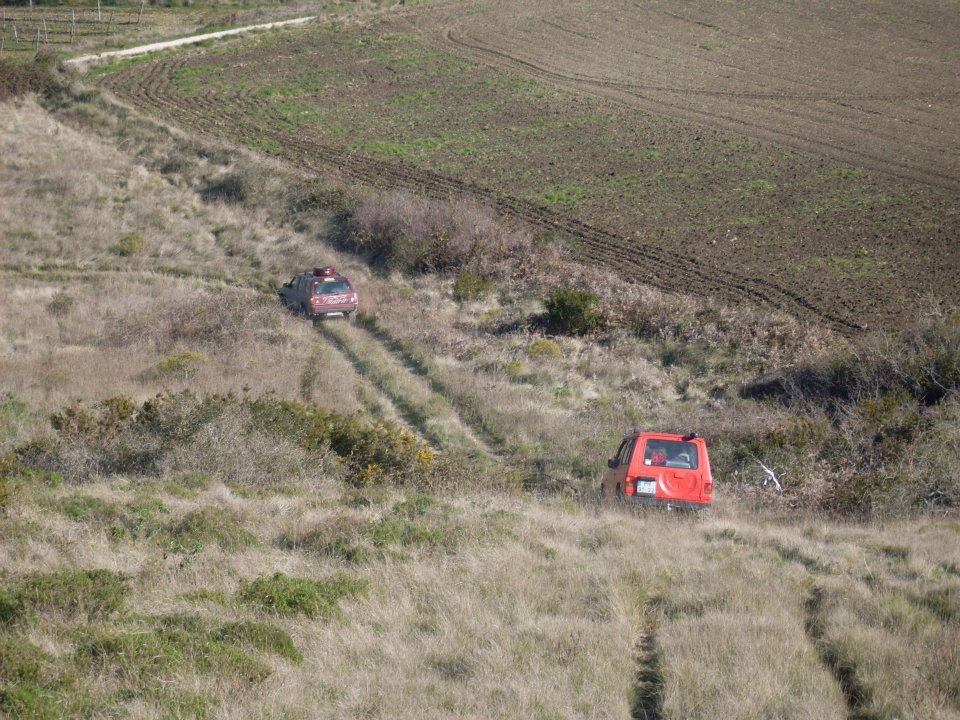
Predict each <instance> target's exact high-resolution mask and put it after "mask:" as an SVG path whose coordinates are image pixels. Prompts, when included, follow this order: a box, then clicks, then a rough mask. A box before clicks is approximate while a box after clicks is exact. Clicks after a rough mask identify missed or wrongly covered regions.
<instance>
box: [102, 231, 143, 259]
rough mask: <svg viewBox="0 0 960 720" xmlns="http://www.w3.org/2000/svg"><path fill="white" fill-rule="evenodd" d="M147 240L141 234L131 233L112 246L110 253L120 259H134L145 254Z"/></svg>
mask: <svg viewBox="0 0 960 720" xmlns="http://www.w3.org/2000/svg"><path fill="white" fill-rule="evenodd" d="M146 244H147V243H146V240H144V239H143V236H142V235H141V234H140V233H135V232H133V233H129V234H128V235H124V236H123V237H122V238H120V239H119V240H118V241H117V242H116V243H114V244H113V245H111V246H110V252H112V253H113V254H114V255H119V256H120V257H126V258H128V257H133V256H134V255H139V254H140V253H142V252H143V249H144V248H145V247H146Z"/></svg>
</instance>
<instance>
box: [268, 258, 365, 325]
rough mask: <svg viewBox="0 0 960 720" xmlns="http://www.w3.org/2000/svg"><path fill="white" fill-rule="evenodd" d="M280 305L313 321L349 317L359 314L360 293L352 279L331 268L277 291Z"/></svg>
mask: <svg viewBox="0 0 960 720" xmlns="http://www.w3.org/2000/svg"><path fill="white" fill-rule="evenodd" d="M277 295H278V296H279V297H280V302H281V303H282V304H283V305H284V307H288V308H290V309H291V310H293V311H294V312H296V313H298V314H300V315H306V316H307V317H309V318H314V319H316V318H321V317H331V316H336V315H342V316H344V317H347V318H349V317H350V316H351V315H352V314H353V313H355V312H356V311H357V291H356V290H354V289H353V285H351V284H350V280H349V278H347V277H345V276H343V275H341V274H340V273H338V272H337V271H336V270H334V268H333V267H331V266H330V265H325V266H323V267H316V268H314V269H313V270H311V271H309V272H302V273H300V274H299V275H295V276H294V277H293V278H291V280H290V282H287V283H284V284H283V286H282V287H281V288H280V289H279V290H278V291H277Z"/></svg>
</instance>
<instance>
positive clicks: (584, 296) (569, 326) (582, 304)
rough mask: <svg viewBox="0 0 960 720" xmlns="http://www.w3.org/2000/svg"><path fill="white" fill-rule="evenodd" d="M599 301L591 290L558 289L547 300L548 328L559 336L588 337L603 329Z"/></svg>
mask: <svg viewBox="0 0 960 720" xmlns="http://www.w3.org/2000/svg"><path fill="white" fill-rule="evenodd" d="M597 299H598V298H597V296H596V295H595V294H594V293H592V292H590V291H589V290H577V289H575V288H556V289H555V290H553V291H551V292H550V296H549V297H548V298H547V327H548V328H549V330H550V331H551V332H554V333H557V334H559V335H587V334H589V333H591V332H594V331H595V330H598V329H600V328H602V327H603V325H604V321H603V317H602V316H601V315H600V312H599V311H598V310H597Z"/></svg>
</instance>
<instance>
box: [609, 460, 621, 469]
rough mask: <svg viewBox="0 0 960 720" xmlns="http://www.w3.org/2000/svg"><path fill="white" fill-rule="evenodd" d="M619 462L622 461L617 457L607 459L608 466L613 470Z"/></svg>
mask: <svg viewBox="0 0 960 720" xmlns="http://www.w3.org/2000/svg"><path fill="white" fill-rule="evenodd" d="M619 464H620V463H618V462H617V459H616V458H610V459H609V460H607V467H608V468H610V469H611V470H613V469H615V468H616V467H617V465H619Z"/></svg>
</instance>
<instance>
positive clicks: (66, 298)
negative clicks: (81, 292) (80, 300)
mask: <svg viewBox="0 0 960 720" xmlns="http://www.w3.org/2000/svg"><path fill="white" fill-rule="evenodd" d="M76 302H77V301H76V299H74V297H73V295H70V294H69V293H67V292H64V291H63V290H61V291H59V292H58V293H57V294H56V295H54V296H53V297H52V298H50V302H48V303H47V312H48V313H50V314H51V315H52V316H53V317H56V318H62V317H66V316H67V315H69V314H70V311H71V310H73V307H74V305H76Z"/></svg>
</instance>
